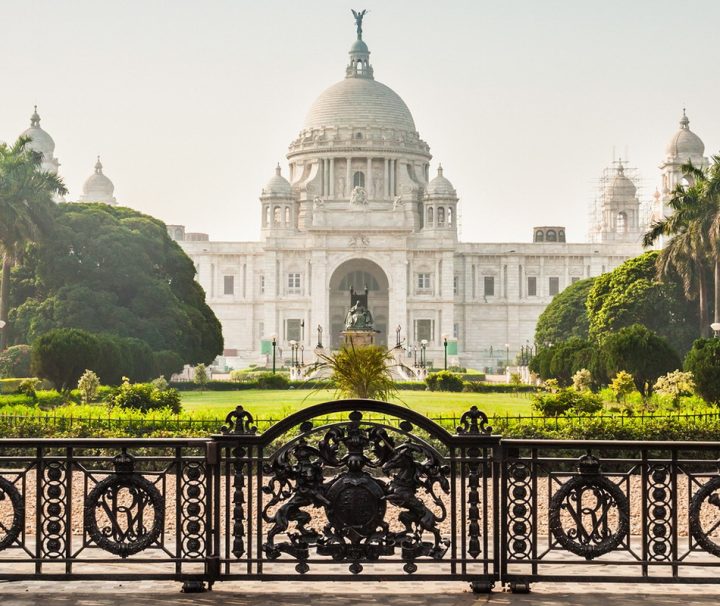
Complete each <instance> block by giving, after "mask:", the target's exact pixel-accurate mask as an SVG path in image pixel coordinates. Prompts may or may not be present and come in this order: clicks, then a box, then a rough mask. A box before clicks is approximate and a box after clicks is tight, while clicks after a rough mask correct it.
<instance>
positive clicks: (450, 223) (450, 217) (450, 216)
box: [447, 206, 453, 227]
mask: <svg viewBox="0 0 720 606" xmlns="http://www.w3.org/2000/svg"><path fill="white" fill-rule="evenodd" d="M447 217H448V226H450V227H452V221H453V218H452V207H451V206H448V212H447Z"/></svg>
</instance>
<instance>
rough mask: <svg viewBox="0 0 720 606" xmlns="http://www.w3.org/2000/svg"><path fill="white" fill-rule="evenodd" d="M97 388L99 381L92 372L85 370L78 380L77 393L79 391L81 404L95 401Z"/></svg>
mask: <svg viewBox="0 0 720 606" xmlns="http://www.w3.org/2000/svg"><path fill="white" fill-rule="evenodd" d="M99 387H100V379H99V378H98V376H97V375H96V374H95V373H94V372H93V371H92V370H86V371H85V372H84V373H83V375H82V377H80V379H79V380H78V391H80V395H81V397H82V402H83V404H89V403H90V402H93V401H95V398H96V397H97V391H98V388H99Z"/></svg>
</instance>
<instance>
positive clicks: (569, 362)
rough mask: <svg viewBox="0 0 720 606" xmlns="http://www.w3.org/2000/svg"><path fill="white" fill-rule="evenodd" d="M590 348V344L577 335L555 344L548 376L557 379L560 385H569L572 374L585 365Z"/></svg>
mask: <svg viewBox="0 0 720 606" xmlns="http://www.w3.org/2000/svg"><path fill="white" fill-rule="evenodd" d="M590 349H591V345H590V344H589V343H588V342H587V341H584V340H583V339H580V338H578V337H573V338H571V339H568V340H567V341H562V342H561V343H558V344H557V345H555V346H554V347H553V356H552V359H551V360H550V376H552V377H553V378H555V379H557V380H558V382H559V383H560V385H563V386H568V385H570V384H571V383H572V377H573V375H574V374H575V373H576V372H577V371H578V370H580V369H581V368H584V367H585V366H586V361H587V358H588V356H589V350H590Z"/></svg>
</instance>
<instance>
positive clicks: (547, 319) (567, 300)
mask: <svg viewBox="0 0 720 606" xmlns="http://www.w3.org/2000/svg"><path fill="white" fill-rule="evenodd" d="M594 282H595V278H586V279H585V280H579V281H577V282H575V283H574V284H571V285H570V286H568V287H567V288H566V289H565V290H563V291H562V292H561V293H559V294H558V295H556V296H555V297H554V298H553V300H552V301H551V302H550V305H548V306H547V307H546V308H545V310H544V311H543V312H542V313H541V314H540V317H539V318H538V321H537V325H536V326H535V342H536V343H540V344H548V345H549V344H552V343H559V342H560V341H566V340H567V339H569V338H571V337H579V338H581V339H587V338H588V328H589V320H588V315H587V309H586V307H585V302H586V300H587V296H588V293H589V292H590V289H591V288H592V285H593V283H594Z"/></svg>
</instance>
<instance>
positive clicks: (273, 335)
mask: <svg viewBox="0 0 720 606" xmlns="http://www.w3.org/2000/svg"><path fill="white" fill-rule="evenodd" d="M270 338H271V339H272V350H273V369H272V371H273V374H275V348H276V347H277V335H276V334H272V335H270Z"/></svg>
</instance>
